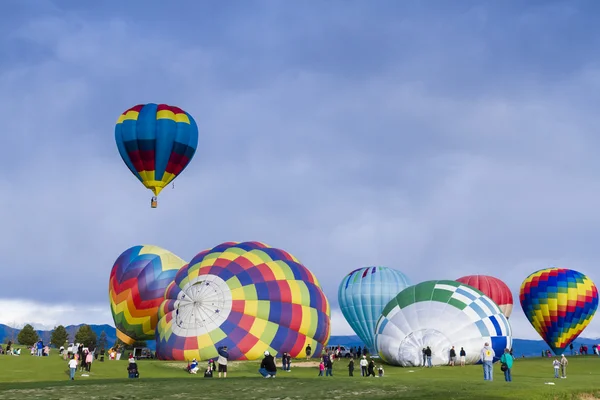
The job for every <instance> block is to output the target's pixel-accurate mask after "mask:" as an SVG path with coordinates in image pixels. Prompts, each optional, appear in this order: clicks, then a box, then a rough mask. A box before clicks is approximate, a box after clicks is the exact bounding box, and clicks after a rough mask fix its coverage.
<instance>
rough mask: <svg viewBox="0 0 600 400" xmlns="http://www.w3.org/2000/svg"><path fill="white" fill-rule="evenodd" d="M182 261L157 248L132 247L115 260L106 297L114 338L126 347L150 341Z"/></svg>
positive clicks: (182, 264) (183, 262)
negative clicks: (134, 343) (113, 324)
mask: <svg viewBox="0 0 600 400" xmlns="http://www.w3.org/2000/svg"><path fill="white" fill-rule="evenodd" d="M184 265H185V261H183V260H182V259H181V258H179V257H177V256H176V255H175V254H173V253H171V252H170V251H167V250H165V249H161V248H160V247H157V246H134V247H131V248H130V249H127V250H125V251H124V252H123V254H121V255H120V256H119V258H117V261H115V264H114V266H113V268H112V271H111V272H110V281H109V287H108V295H109V298H110V309H111V311H112V316H113V320H114V322H115V327H116V328H117V337H118V338H119V339H121V340H122V341H123V342H125V343H127V344H132V343H133V342H134V341H136V340H152V339H154V333H155V328H156V323H157V322H158V307H159V306H160V304H161V303H162V301H163V298H164V294H165V289H166V288H167V286H168V285H169V284H170V283H171V282H173V279H174V278H175V274H176V273H177V271H178V270H179V269H180V268H181V267H183V266H184Z"/></svg>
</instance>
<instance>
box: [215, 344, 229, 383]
mask: <svg viewBox="0 0 600 400" xmlns="http://www.w3.org/2000/svg"><path fill="white" fill-rule="evenodd" d="M217 350H218V352H219V359H218V360H217V363H218V364H219V378H220V377H221V372H222V373H223V378H227V360H229V352H227V346H222V347H219V348H218V349H217Z"/></svg>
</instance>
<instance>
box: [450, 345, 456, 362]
mask: <svg viewBox="0 0 600 400" xmlns="http://www.w3.org/2000/svg"><path fill="white" fill-rule="evenodd" d="M455 362H456V350H454V346H452V348H451V349H450V366H451V367H454V363H455Z"/></svg>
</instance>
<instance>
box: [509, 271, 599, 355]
mask: <svg viewBox="0 0 600 400" xmlns="http://www.w3.org/2000/svg"><path fill="white" fill-rule="evenodd" d="M520 301H521V307H522V308H523V311H524V312H525V315H526V316H527V318H528V319H529V321H530V322H531V324H532V325H533V327H534V328H535V330H536V331H537V332H538V333H539V334H540V336H541V337H542V338H543V339H544V340H545V341H546V343H548V345H549V346H550V348H551V349H552V350H553V351H554V353H555V354H562V353H563V352H564V350H565V349H566V347H567V346H568V345H569V344H570V343H572V342H573V341H574V340H575V339H576V338H577V337H578V336H579V335H580V334H581V332H583V330H584V329H585V328H586V327H587V326H588V325H589V323H590V322H591V320H592V318H593V316H594V313H595V312H596V309H597V308H598V289H597V288H596V286H595V285H594V283H593V282H592V280H591V279H589V278H588V277H587V276H585V275H584V274H582V273H580V272H578V271H574V270H571V269H566V268H547V269H543V270H540V271H537V272H534V273H533V274H531V275H529V276H528V277H527V279H525V281H523V284H522V285H521V292H520Z"/></svg>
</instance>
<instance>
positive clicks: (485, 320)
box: [375, 281, 512, 367]
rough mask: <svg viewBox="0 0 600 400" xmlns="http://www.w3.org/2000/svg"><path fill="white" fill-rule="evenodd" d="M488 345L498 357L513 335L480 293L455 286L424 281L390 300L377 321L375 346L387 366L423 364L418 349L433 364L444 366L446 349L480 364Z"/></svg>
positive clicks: (497, 308) (501, 316)
mask: <svg viewBox="0 0 600 400" xmlns="http://www.w3.org/2000/svg"><path fill="white" fill-rule="evenodd" d="M485 342H488V343H489V344H490V345H491V346H492V348H493V349H494V351H495V353H496V357H495V359H496V360H497V359H498V358H500V356H501V355H502V353H503V352H504V349H505V348H510V347H511V346H512V330H511V327H510V324H509V323H508V320H507V319H506V317H505V316H504V314H502V311H501V310H500V308H499V307H498V305H497V304H496V303H494V302H493V301H492V299H490V298H489V297H487V296H486V295H485V294H483V293H482V292H480V291H479V290H477V289H475V288H473V287H471V286H468V285H464V284H461V283H459V282H456V281H427V282H423V283H419V284H418V285H415V286H409V287H408V288H406V289H404V290H403V291H402V292H400V293H399V294H398V295H397V296H396V297H394V298H393V299H392V300H391V301H390V302H389V303H388V304H387V305H386V306H385V309H384V310H383V312H382V315H381V318H380V319H379V320H378V321H377V327H376V335H375V347H376V348H377V351H378V353H379V355H380V356H381V358H382V359H383V360H384V361H386V362H387V363H389V364H393V365H400V366H403V367H410V366H419V365H423V354H422V351H423V348H426V347H427V346H429V347H430V348H431V350H432V357H431V361H432V364H433V365H447V364H448V362H449V355H450V349H451V348H452V346H454V348H455V351H456V355H457V356H458V355H459V354H460V349H461V347H462V348H464V350H465V352H466V363H467V364H474V363H477V362H479V359H480V354H481V350H482V348H483V345H484V344H485Z"/></svg>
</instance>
